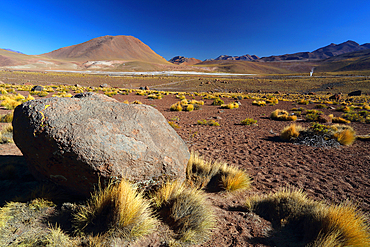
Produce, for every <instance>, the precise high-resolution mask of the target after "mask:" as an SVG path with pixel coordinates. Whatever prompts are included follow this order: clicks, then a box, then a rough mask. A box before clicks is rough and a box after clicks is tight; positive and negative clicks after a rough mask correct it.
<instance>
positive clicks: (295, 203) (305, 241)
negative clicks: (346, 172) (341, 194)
mask: <svg viewBox="0 0 370 247" xmlns="http://www.w3.org/2000/svg"><path fill="white" fill-rule="evenodd" d="M246 207H247V208H248V209H249V210H251V211H253V212H255V213H256V214H258V215H260V216H261V217H263V218H265V219H266V220H269V221H271V223H272V225H273V227H274V228H275V235H276V236H275V239H276V240H277V241H280V242H283V243H284V244H285V245H287V246H290V245H289V243H291V244H293V243H294V244H296V245H297V246H310V247H319V246H369V244H370V233H369V230H370V229H369V225H368V223H367V219H366V217H365V215H364V214H363V213H361V212H360V211H359V210H358V208H357V207H356V206H354V205H353V204H351V203H349V202H345V203H342V204H340V205H331V206H328V205H325V204H324V203H323V202H316V201H313V200H311V199H309V198H308V197H307V196H306V195H305V194H304V193H303V192H302V190H295V189H289V188H283V189H280V190H279V191H278V192H276V193H270V194H269V195H262V196H253V197H251V198H248V199H247V201H246ZM279 235H280V236H279ZM276 244H277V245H279V243H276Z"/></svg>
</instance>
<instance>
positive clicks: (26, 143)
mask: <svg viewBox="0 0 370 247" xmlns="http://www.w3.org/2000/svg"><path fill="white" fill-rule="evenodd" d="M13 127H14V142H15V143H16V145H17V146H18V147H19V149H20V150H21V151H22V153H23V155H24V157H25V158H26V160H27V161H28V164H29V169H30V171H31V173H32V174H33V175H34V176H35V177H36V178H38V179H48V180H52V181H53V182H55V183H57V184H59V185H61V186H64V187H65V188H67V189H69V190H70V191H72V192H74V193H75V194H79V195H85V196H88V195H90V193H91V192H92V191H93V189H94V187H95V186H96V185H97V184H98V182H99V180H100V181H101V182H102V183H104V182H107V181H108V180H109V179H115V178H118V179H119V178H121V177H125V178H127V179H128V180H130V181H132V182H136V183H138V184H139V185H143V186H150V185H155V184H156V183H159V182H160V181H161V180H165V179H179V180H184V179H185V171H186V164H187V162H188V159H189V157H190V154H189V151H188V148H187V146H186V144H185V143H184V141H183V140H182V139H181V138H180V137H179V135H178V134H177V133H176V132H175V131H174V130H173V129H172V127H170V125H169V124H168V123H167V121H166V119H165V118H164V117H163V115H162V114H161V113H160V112H159V111H157V110H156V109H155V108H153V107H151V106H147V105H128V104H124V103H120V102H118V101H116V100H115V99H112V98H109V97H107V96H104V95H101V94H93V93H83V94H78V95H76V96H74V97H72V98H56V97H55V98H47V99H37V100H32V101H28V102H25V103H23V104H22V105H20V106H18V107H17V108H16V109H15V111H14V119H13Z"/></svg>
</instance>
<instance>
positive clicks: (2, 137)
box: [0, 124, 13, 144]
mask: <svg viewBox="0 0 370 247" xmlns="http://www.w3.org/2000/svg"><path fill="white" fill-rule="evenodd" d="M5 143H13V125H11V124H7V125H4V126H3V128H2V130H1V131H0V144H5Z"/></svg>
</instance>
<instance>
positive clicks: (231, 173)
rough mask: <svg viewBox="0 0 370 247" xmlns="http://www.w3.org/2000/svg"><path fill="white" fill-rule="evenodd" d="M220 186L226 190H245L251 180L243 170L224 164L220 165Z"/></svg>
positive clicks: (249, 185)
mask: <svg viewBox="0 0 370 247" xmlns="http://www.w3.org/2000/svg"><path fill="white" fill-rule="evenodd" d="M219 173H220V174H221V182H222V186H223V188H224V189H225V190H226V191H239V190H246V189H249V188H250V187H251V184H252V180H251V178H250V177H249V176H248V174H247V173H245V172H244V171H243V170H241V169H239V168H237V167H235V166H229V165H227V164H224V165H222V166H221V167H220V172H219Z"/></svg>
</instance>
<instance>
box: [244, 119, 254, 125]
mask: <svg viewBox="0 0 370 247" xmlns="http://www.w3.org/2000/svg"><path fill="white" fill-rule="evenodd" d="M256 123H257V120H254V119H253V118H246V119H244V120H242V121H241V122H240V124H242V125H252V124H256Z"/></svg>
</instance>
